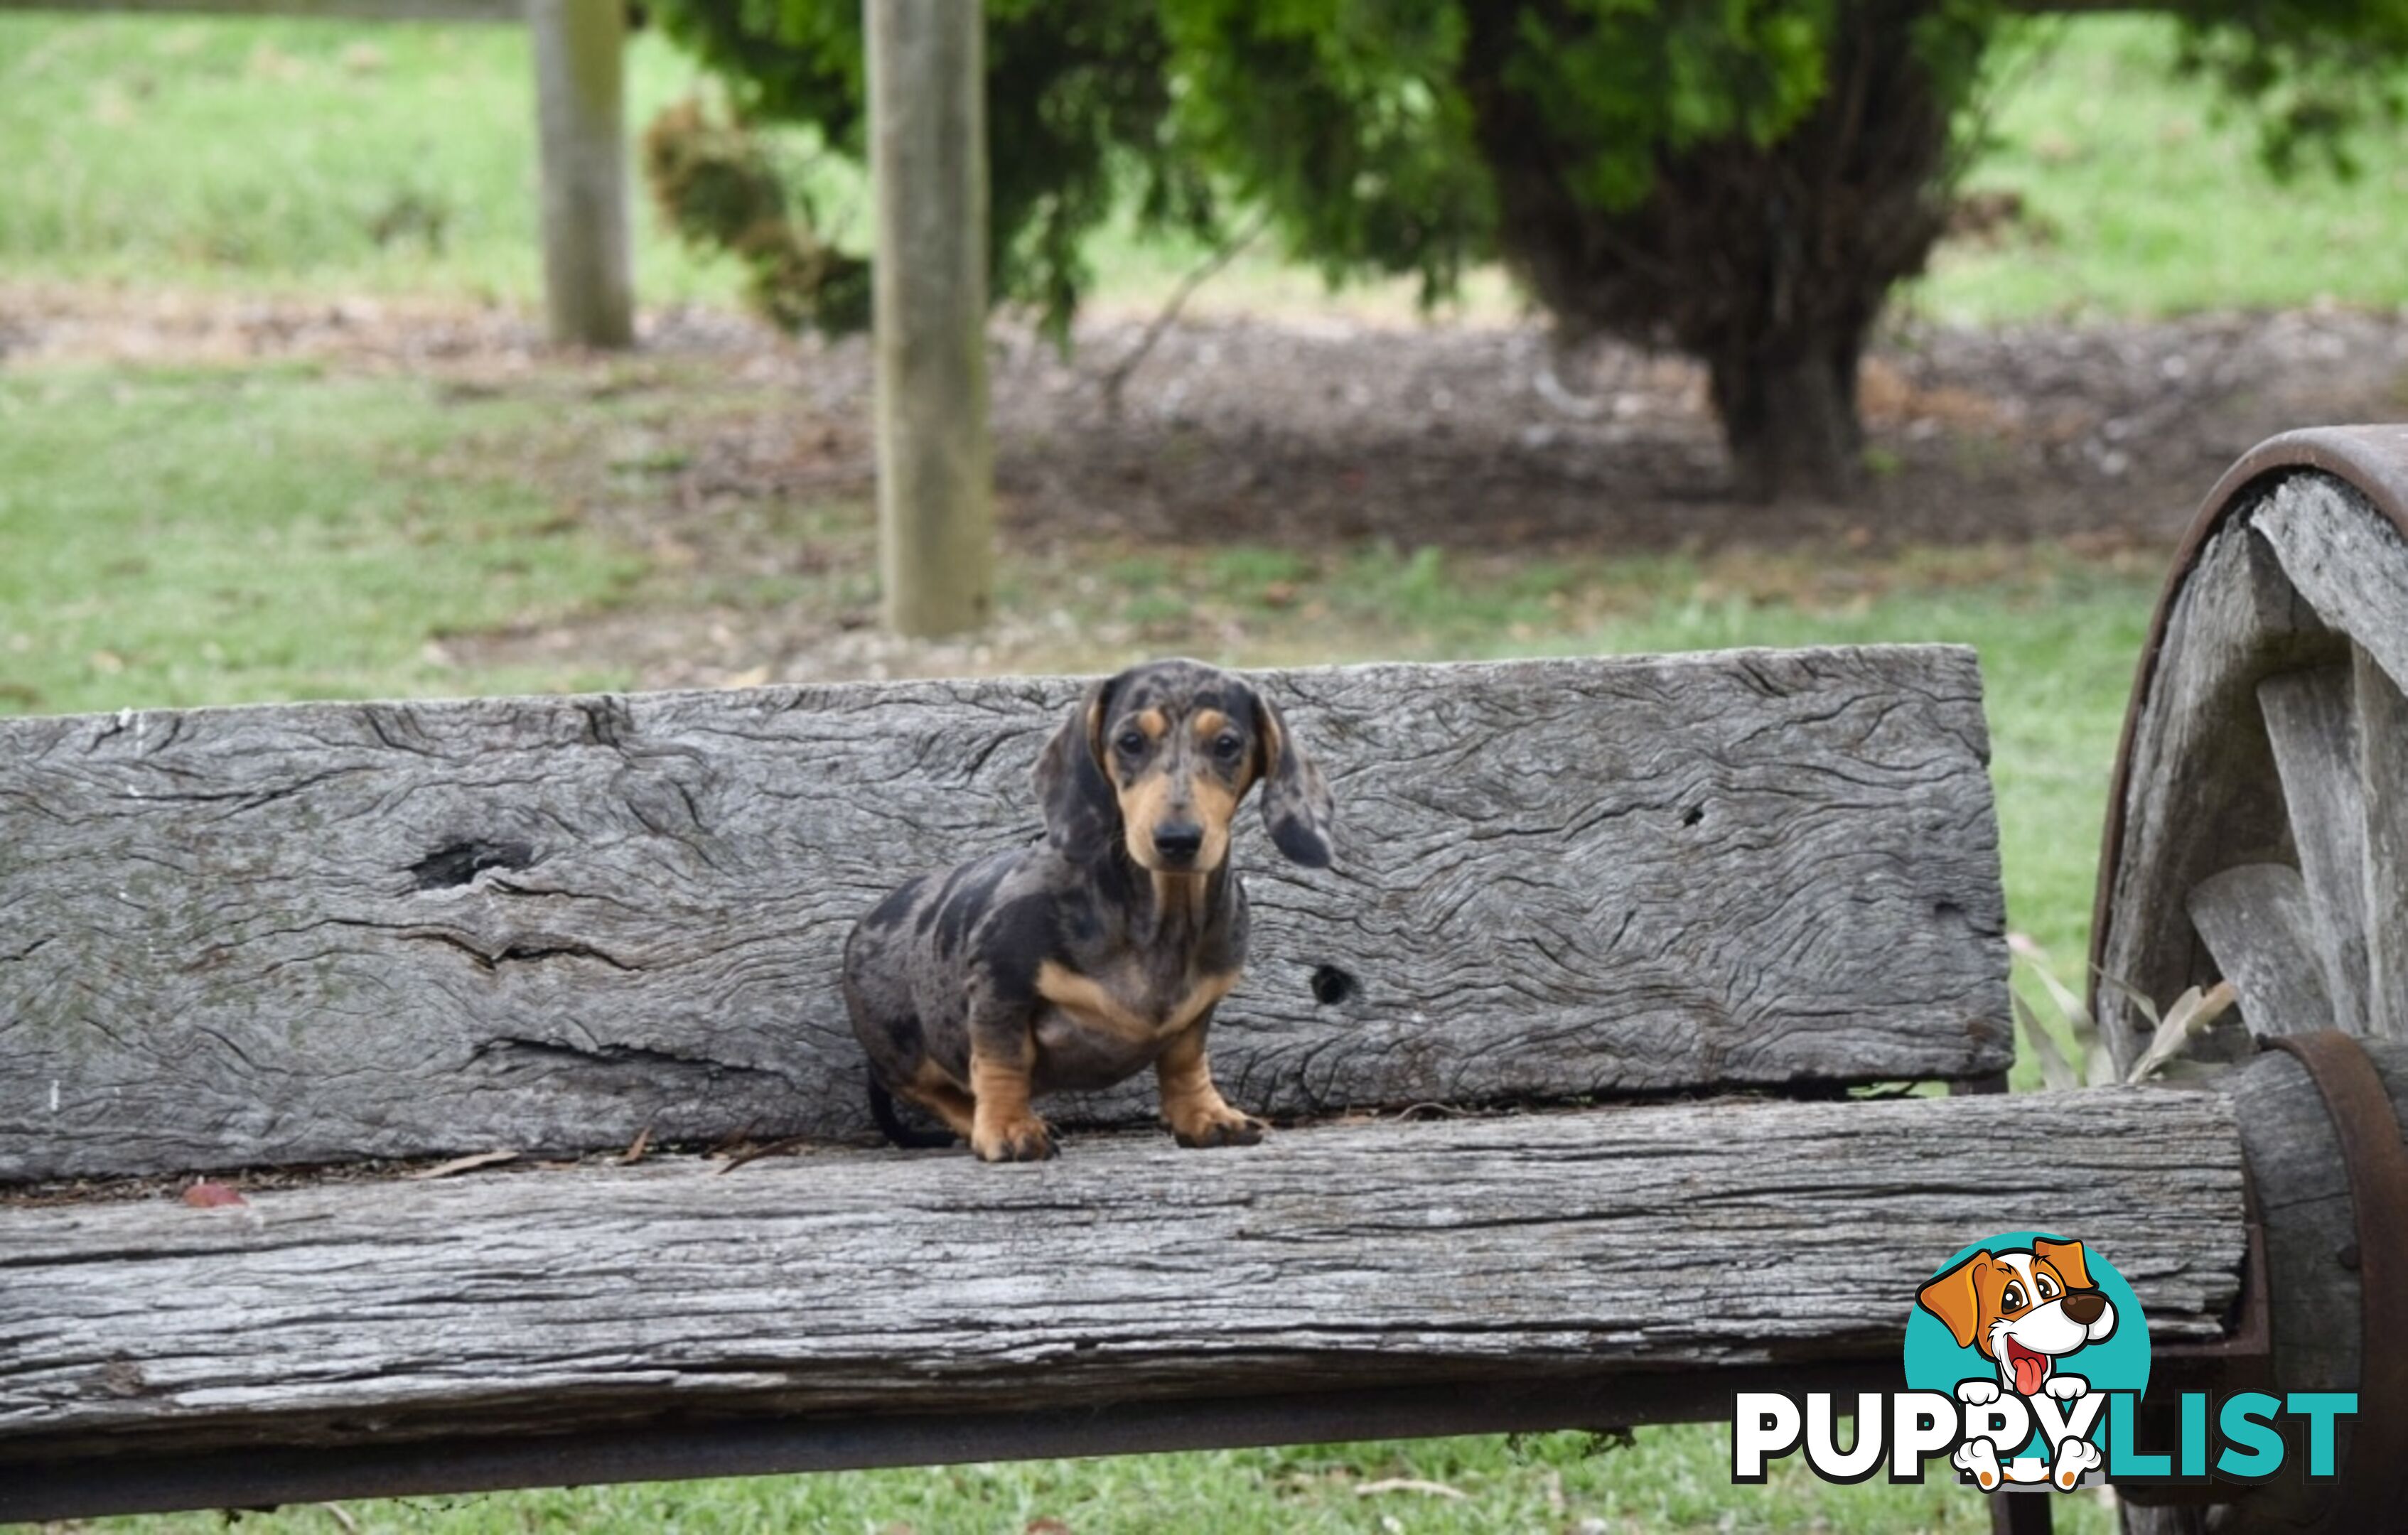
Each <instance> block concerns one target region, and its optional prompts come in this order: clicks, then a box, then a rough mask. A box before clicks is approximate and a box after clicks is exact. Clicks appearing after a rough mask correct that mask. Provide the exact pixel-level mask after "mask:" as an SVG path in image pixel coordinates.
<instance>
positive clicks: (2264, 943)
mask: <svg viewBox="0 0 2408 1535" xmlns="http://www.w3.org/2000/svg"><path fill="white" fill-rule="evenodd" d="M2186 904H2187V905H2188V907H2189V910H2190V920H2191V924H2192V925H2193V926H2195V927H2197V928H2198V929H2199V936H2200V940H2202V941H2203V942H2205V943H2206V944H2207V947H2208V952H2209V953H2211V954H2214V956H2215V963H2216V968H2218V969H2221V970H2222V971H2223V972H2224V976H2225V979H2226V980H2228V981H2230V982H2231V983H2232V986H2233V989H2234V990H2235V991H2237V992H2239V993H2240V994H2241V1011H2242V1015H2243V1017H2244V1018H2246V1019H2248V1020H2249V1023H2250V1026H2252V1027H2254V1028H2256V1029H2257V1030H2258V1031H2260V1032H2261V1033H2281V1034H2298V1033H2304V1032H2306V1031H2307V1030H2309V1029H2315V1028H2322V1027H2324V1026H2325V1023H2324V1020H2326V1019H2327V1018H2329V1017H2331V1016H2332V1014H2333V1004H2332V997H2331V993H2330V992H2329V990H2328V982H2327V968H2326V961H2325V954H2324V953H2323V946H2322V945H2321V944H2320V943H2319V942H2318V941H2317V924H2316V921H2315V916H2314V914H2313V906H2314V903H2313V901H2312V899H2311V898H2310V897H2309V894H2308V891H2307V889H2306V886H2305V884H2304V882H2302V881H2301V880H2300V871H2299V870H2298V869H2296V868H2292V867H2291V866H2290V865H2288V864H2243V865H2242V866H2241V867H2240V868H2228V869H2226V870H2225V871H2224V872H2223V873H2221V874H2212V875H2210V876H2208V877H2207V878H2206V879H2204V880H2201V881H2200V882H2199V883H2198V884H2196V885H2193V886H2192V887H2191V892H2190V899H2189V901H2188V902H2187V903H2186Z"/></svg>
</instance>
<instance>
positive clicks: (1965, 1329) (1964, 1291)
mask: <svg viewBox="0 0 2408 1535" xmlns="http://www.w3.org/2000/svg"><path fill="white" fill-rule="evenodd" d="M1989 1270H1990V1255H1989V1254H1988V1253H1987V1252H1981V1253H1976V1254H1974V1255H1972V1256H1971V1257H1970V1258H1967V1259H1966V1260H1965V1261H1964V1262H1962V1263H1960V1264H1958V1265H1957V1267H1956V1268H1954V1269H1950V1270H1946V1271H1945V1272H1943V1273H1939V1274H1935V1275H1933V1276H1932V1277H1931V1279H1930V1281H1929V1282H1928V1283H1927V1284H1925V1285H1924V1286H1923V1288H1922V1289H1921V1290H1919V1291H1917V1292H1916V1294H1915V1297H1914V1298H1915V1300H1916V1301H1917V1302H1919V1303H1920V1304H1921V1305H1922V1307H1923V1309H1924V1310H1925V1311H1928V1312H1929V1313H1931V1314H1932V1315H1934V1316H1936V1317H1938V1318H1940V1320H1942V1322H1945V1323H1947V1324H1948V1331H1949V1333H1950V1335H1951V1336H1953V1337H1955V1339H1956V1340H1957V1347H1958V1348H1963V1347H1964V1346H1965V1345H1966V1344H1968V1343H1971V1342H1973V1341H1976V1340H1977V1339H1981V1336H1982V1289H1981V1280H1982V1276H1983V1275H1984V1274H1985V1273H1987V1272H1989ZM1982 1352H1983V1353H1985V1354H1987V1353H1988V1352H1990V1351H1989V1347H1988V1342H1987V1340H1983V1348H1982Z"/></svg>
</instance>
